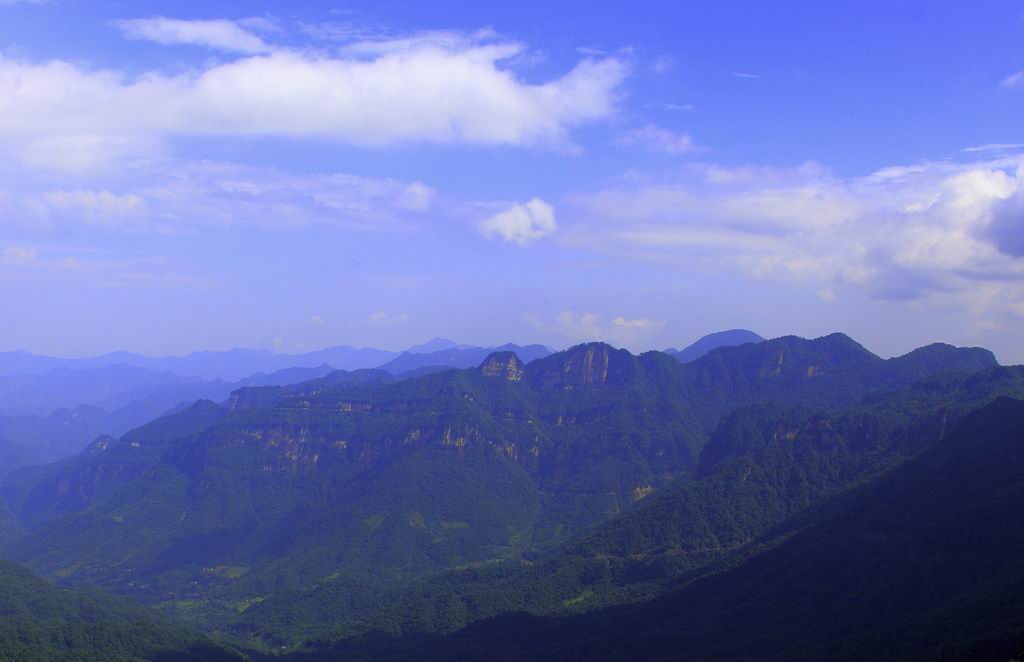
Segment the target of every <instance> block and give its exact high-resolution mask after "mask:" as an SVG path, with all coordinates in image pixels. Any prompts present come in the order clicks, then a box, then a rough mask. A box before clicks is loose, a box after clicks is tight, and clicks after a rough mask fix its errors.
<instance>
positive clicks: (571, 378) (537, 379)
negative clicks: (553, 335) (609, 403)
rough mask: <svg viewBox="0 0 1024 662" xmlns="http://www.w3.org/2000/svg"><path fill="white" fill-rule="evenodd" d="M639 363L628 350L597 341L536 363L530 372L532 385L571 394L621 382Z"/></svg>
mask: <svg viewBox="0 0 1024 662" xmlns="http://www.w3.org/2000/svg"><path fill="white" fill-rule="evenodd" d="M635 362H636V357H634V356H633V355H632V354H630V353H629V352H628V351H626V350H624V349H615V348H614V347H612V346H611V345H608V344H605V343H600V342H594V343H587V344H584V345H577V346H575V347H572V348H570V349H568V350H566V351H564V352H559V353H558V354H554V355H552V356H550V357H548V358H546V359H541V360H539V361H534V362H533V363H531V364H530V369H529V371H528V372H529V373H530V374H529V379H530V383H531V385H532V386H535V387H541V388H545V387H561V388H562V389H563V390H566V391H570V390H572V389H574V388H578V387H580V386H589V385H604V384H616V383H621V382H623V381H625V379H626V377H627V376H628V375H629V373H630V372H631V371H633V370H634V369H635V368H636V365H635Z"/></svg>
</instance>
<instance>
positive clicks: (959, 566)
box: [297, 398, 1024, 660]
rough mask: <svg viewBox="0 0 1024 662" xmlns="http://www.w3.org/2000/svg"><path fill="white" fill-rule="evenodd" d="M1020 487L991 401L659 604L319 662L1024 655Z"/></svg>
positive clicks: (1006, 421)
mask: <svg viewBox="0 0 1024 662" xmlns="http://www.w3.org/2000/svg"><path fill="white" fill-rule="evenodd" d="M1022 477H1024V401H1021V400H1015V399H1010V398H999V399H997V400H995V401H994V402H991V403H990V404H988V405H986V406H985V407H983V408H981V409H979V410H977V411H975V412H973V413H971V414H969V415H968V416H967V417H966V418H964V419H963V420H962V421H961V422H960V423H959V425H958V426H957V427H956V429H955V430H954V431H953V433H952V434H950V435H949V436H948V437H947V438H944V439H942V440H940V441H939V442H937V443H936V444H935V445H934V446H933V447H932V448H930V449H928V450H926V451H924V452H923V453H921V454H920V455H919V456H917V457H915V458H913V459H911V460H909V461H908V462H907V463H906V464H904V465H902V466H900V467H898V468H896V469H895V470H893V471H892V472H891V473H888V474H886V475H883V476H881V477H880V478H878V479H877V480H874V481H871V482H869V483H867V484H865V485H863V486H862V487H859V488H857V489H855V490H853V491H851V492H849V493H845V494H843V495H842V496H841V497H840V498H838V499H836V500H834V501H833V502H831V504H830V507H828V508H824V509H822V510H821V512H819V513H818V514H817V517H816V519H814V520H812V521H811V522H810V523H809V524H808V525H807V526H806V527H805V528H803V529H802V530H799V531H797V532H795V533H786V535H784V536H783V537H781V538H780V539H779V540H778V541H777V542H776V544H775V545H774V546H770V547H769V548H768V549H767V550H765V551H763V552H761V553H759V554H755V555H752V556H750V557H749V559H747V560H746V561H744V562H742V563H740V564H738V565H736V566H734V567H731V568H726V569H725V570H723V571H722V572H719V573H716V574H712V575H710V576H708V577H705V578H702V579H699V580H697V581H695V582H693V583H691V584H689V585H687V586H684V587H682V588H680V589H679V590H677V591H675V592H673V593H671V594H669V595H666V596H664V597H662V598H658V599H656V600H653V601H651V602H646V603H642V604H638V605H631V606H624V607H618V608H615V609H611V610H606V611H599V612H592V613H589V614H584V615H580V616H575V617H572V618H557V619H554V618H549V619H544V618H538V617H528V616H525V615H523V616H505V617H499V618H497V619H494V620H492V621H489V622H482V623H480V624H478V625H476V626H472V627H470V628H468V629H466V630H465V631H464V632H461V633H459V634H457V635H455V636H453V637H451V638H449V639H447V640H435V642H433V644H432V645H431V643H430V642H429V641H428V640H425V639H423V638H419V639H409V640H405V641H401V640H399V641H392V642H388V641H386V640H384V639H378V640H377V641H376V643H374V642H372V641H367V640H364V641H363V642H362V643H352V644H343V645H341V646H339V647H338V648H335V649H333V650H331V651H330V652H329V653H328V655H347V656H348V658H349V659H362V658H363V657H365V656H366V655H368V654H372V655H374V656H375V657H377V658H378V659H388V658H389V657H391V656H394V657H402V656H404V655H407V654H408V653H409V651H411V650H415V651H416V656H417V657H419V658H420V659H441V658H442V657H458V658H460V659H483V658H484V657H487V658H488V659H508V660H518V659H539V658H543V659H580V658H581V657H585V658H586V659H609V660H610V659H621V658H622V657H623V656H628V657H641V658H644V659H706V658H708V657H715V658H726V659H730V658H734V657H742V658H744V659H792V660H804V659H806V660H812V659H822V658H826V657H827V658H833V657H838V658H845V659H901V660H903V659H949V660H954V659H956V660H962V659H1010V658H1012V657H1014V656H1015V655H1016V654H1018V653H1019V652H1020V651H1021V650H1022V649H1024V602H1022V601H1021V600H1020V591H1021V587H1022V586H1024V571H1022V569H1021V565H1020V563H1019V558H1018V556H1017V550H1018V549H1019V548H1020V545H1021V544H1024V527H1022V526H1021V518H1020V517H1019V510H1020V503H1021V499H1022V498H1024V478H1022ZM524 631H527V632H529V633H530V636H529V637H523V636H521V635H522V633H523V632H524ZM412 642H415V643H412ZM412 646H415V648H411V647H412ZM297 658H298V659H316V658H317V656H316V655H307V656H297Z"/></svg>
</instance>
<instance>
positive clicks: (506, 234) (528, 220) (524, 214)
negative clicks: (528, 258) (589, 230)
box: [480, 198, 558, 246]
mask: <svg viewBox="0 0 1024 662" xmlns="http://www.w3.org/2000/svg"><path fill="white" fill-rule="evenodd" d="M556 230H558V223H557V222H556V221H555V210H554V208H553V207H552V206H551V205H549V204H548V203H546V202H544V201H543V200H541V199H540V198H533V199H532V200H530V201H529V202H527V203H525V204H521V205H512V206H511V207H509V208H508V209H506V210H504V211H501V212H499V213H497V214H495V215H493V216H491V217H490V218H487V219H484V220H483V221H482V222H481V223H480V232H481V233H483V235H484V236H485V237H500V238H502V239H504V240H505V241H507V242H509V243H513V244H518V245H520V246H526V245H527V244H530V243H532V242H534V241H537V240H538V239H540V238H542V237H546V236H548V235H550V234H552V233H554V232H555V231H556Z"/></svg>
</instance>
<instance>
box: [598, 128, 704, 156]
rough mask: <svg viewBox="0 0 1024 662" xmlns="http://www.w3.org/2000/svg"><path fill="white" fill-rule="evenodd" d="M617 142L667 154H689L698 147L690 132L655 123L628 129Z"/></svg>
mask: <svg viewBox="0 0 1024 662" xmlns="http://www.w3.org/2000/svg"><path fill="white" fill-rule="evenodd" d="M616 142H617V143H618V144H619V145H625V146H628V147H640V148H643V149H647V150H650V151H652V152H664V153H665V154H687V153H689V152H692V151H693V150H694V149H695V147H696V146H695V145H694V143H693V138H691V137H690V135H689V134H686V133H676V132H675V131H670V130H668V129H664V128H662V127H660V126H655V125H654V124H648V125H647V126H644V127H641V128H639V129H633V130H632V131H628V132H626V133H624V134H622V135H621V136H619V138H618V139H617V140H616Z"/></svg>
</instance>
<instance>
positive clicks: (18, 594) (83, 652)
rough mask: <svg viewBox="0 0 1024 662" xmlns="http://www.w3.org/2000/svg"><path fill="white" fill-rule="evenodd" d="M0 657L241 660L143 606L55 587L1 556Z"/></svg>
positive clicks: (97, 660)
mask: <svg viewBox="0 0 1024 662" xmlns="http://www.w3.org/2000/svg"><path fill="white" fill-rule="evenodd" d="M0 659H4V660H19V661H23V662H29V661H37V660H38V661H40V662H42V661H46V662H49V661H51V660H68V661H70V660H94V661H96V662H100V661H104V660H143V659H165V660H197V661H198V660H242V659H243V657H242V656H241V655H239V654H237V653H233V652H232V651H230V650H229V649H227V648H222V647H220V646H218V645H215V644H212V643H208V642H204V641H201V640H200V639H198V638H197V637H196V636H195V635H192V634H189V633H188V632H186V631H185V630H184V629H182V628H181V627H179V626H176V625H173V624H171V623H170V622H168V621H167V620H166V619H164V618H162V617H160V616H157V615H156V614H154V613H152V612H151V611H149V610H148V609H146V608H144V607H142V606H141V605H138V604H135V603H133V602H131V601H129V600H125V599H123V598H117V597H114V596H110V595H105V594H103V593H101V592H99V591H93V590H84V591H77V590H71V589H66V588H59V587H56V586H53V585H52V584H49V583H47V582H45V581H43V580H41V579H38V578H36V577H33V576H32V575H31V574H30V573H29V572H28V571H27V570H25V569H24V568H20V567H18V566H16V565H14V564H11V563H7V562H6V561H0Z"/></svg>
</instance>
